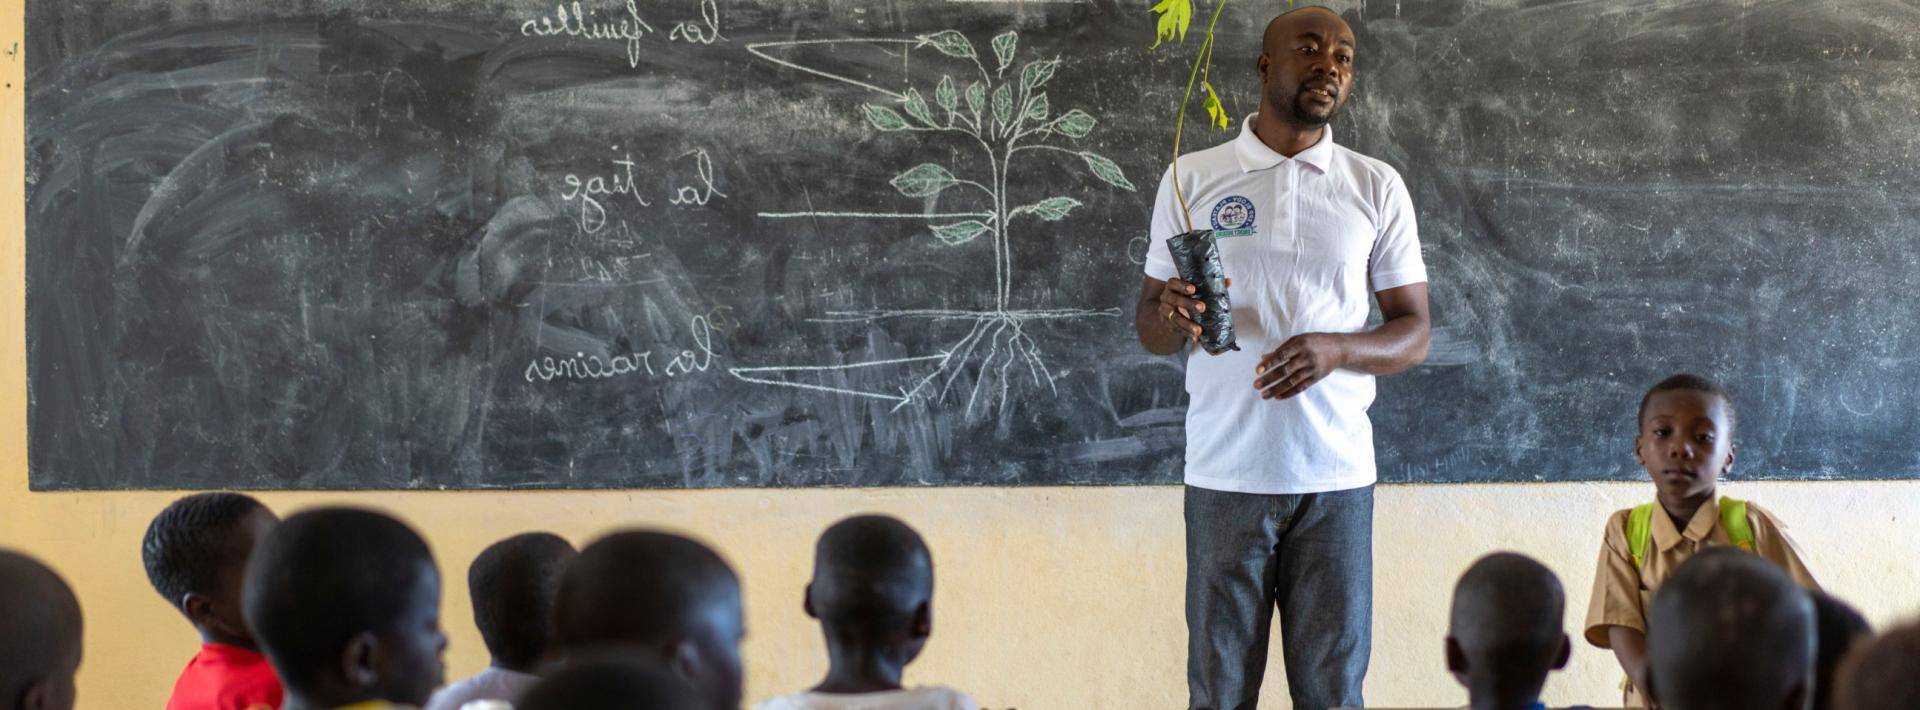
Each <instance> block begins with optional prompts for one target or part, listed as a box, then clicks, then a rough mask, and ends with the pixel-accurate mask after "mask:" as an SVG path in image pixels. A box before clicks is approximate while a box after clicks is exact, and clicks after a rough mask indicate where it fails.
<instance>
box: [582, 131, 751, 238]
mask: <svg viewBox="0 0 1920 710" xmlns="http://www.w3.org/2000/svg"><path fill="white" fill-rule="evenodd" d="M674 159H675V160H683V161H684V160H689V159H690V160H691V161H692V163H693V166H692V167H693V173H694V180H695V181H696V184H686V183H681V184H679V185H678V186H669V188H668V189H669V190H671V191H672V197H670V198H669V199H668V200H667V202H668V203H669V204H672V205H674V206H681V207H685V206H694V207H697V206H701V205H705V204H707V203H709V202H711V201H713V199H714V198H716V197H726V196H727V193H724V192H721V191H720V190H719V189H718V188H716V187H715V186H714V182H713V181H714V170H713V158H712V157H711V156H709V155H707V151H706V150H704V149H695V150H690V151H687V152H686V153H682V154H680V155H679V156H678V157H676V158H674ZM612 163H613V167H614V169H613V170H612V171H610V172H609V174H607V175H586V176H582V175H580V174H579V173H568V174H567V176H566V177H565V178H563V179H562V182H563V183H564V187H562V188H560V199H561V200H564V201H566V202H579V203H580V217H579V219H580V230H581V231H584V232H586V233H588V234H593V233H595V232H598V231H600V230H601V229H602V228H605V227H606V226H607V203H608V202H611V201H612V199H611V198H616V197H626V198H631V199H632V200H633V202H634V204H637V205H639V206H641V207H652V206H653V202H652V201H650V200H648V199H647V198H646V196H644V195H642V194H640V193H641V190H642V188H641V187H640V184H639V182H638V181H637V179H636V176H635V175H634V170H635V168H636V166H637V165H638V163H635V162H634V160H633V156H632V155H630V154H623V155H622V157H621V158H620V159H618V160H614V161H612Z"/></svg>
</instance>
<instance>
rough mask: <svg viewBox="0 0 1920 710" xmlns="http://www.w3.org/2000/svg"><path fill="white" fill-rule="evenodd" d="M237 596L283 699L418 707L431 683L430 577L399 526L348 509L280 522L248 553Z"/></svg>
mask: <svg viewBox="0 0 1920 710" xmlns="http://www.w3.org/2000/svg"><path fill="white" fill-rule="evenodd" d="M245 596H246V603H245V609H246V617H247V622H248V623H249V624H250V625H251V626H252V627H253V633H254V638H255V639H257V640H258V641H259V643H260V649H261V650H262V651H263V652H265V653H266V655H267V659H268V660H270V661H272V662H273V668H274V670H276V671H278V672H279V674H280V680H281V682H282V683H283V684H284V685H285V686H286V689H287V693H288V695H289V700H291V699H292V698H294V697H297V698H300V699H301V701H302V702H303V703H305V704H309V705H318V706H322V707H336V706H340V705H348V704H352V703H357V702H364V701H369V700H385V701H389V702H395V703H405V704H410V705H423V704H425V703H426V701H427V697H428V696H429V695H431V694H432V693H433V689H434V688H435V687H438V686H439V685H440V681H441V666H440V654H441V653H442V652H443V651H445V650H446V646H447V638H446V636H445V635H443V634H441V632H440V573H439V572H438V571H437V570H435V569H434V564H433V554H432V553H431V552H429V551H428V550H427V543H426V541H424V540H421V539H420V536H419V535H417V534H415V533H414V532H413V530H412V529H410V528H408V527H407V526H406V524H405V523H402V522H400V521H398V520H395V519H393V518H390V517H387V516H386V515H383V514H380V513H376V512H373V511H370V510H361V509H356V508H318V509H314V510H309V511H306V512H303V513H299V514H297V515H294V516H293V517H290V518H287V519H286V521H285V522H283V523H281V524H280V525H278V526H276V527H275V528H274V529H273V530H272V531H270V532H268V533H267V537H266V539H264V540H262V541H260V545H259V547H257V548H256V549H255V550H254V553H253V559H252V560H251V561H249V562H248V563H247V578H246V595H245Z"/></svg>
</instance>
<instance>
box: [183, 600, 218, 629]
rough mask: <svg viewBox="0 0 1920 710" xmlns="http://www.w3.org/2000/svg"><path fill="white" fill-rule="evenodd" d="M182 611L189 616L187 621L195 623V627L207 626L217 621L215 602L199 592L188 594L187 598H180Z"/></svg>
mask: <svg viewBox="0 0 1920 710" xmlns="http://www.w3.org/2000/svg"><path fill="white" fill-rule="evenodd" d="M180 611H181V613H184V614H186V615H187V621H191V622H193V625H194V626H206V625H208V624H209V623H211V622H213V621H215V620H216V619H215V618H214V616H215V614H214V613H213V600H212V599H209V598H207V595H205V594H201V593H199V592H187V594H186V596H183V597H180Z"/></svg>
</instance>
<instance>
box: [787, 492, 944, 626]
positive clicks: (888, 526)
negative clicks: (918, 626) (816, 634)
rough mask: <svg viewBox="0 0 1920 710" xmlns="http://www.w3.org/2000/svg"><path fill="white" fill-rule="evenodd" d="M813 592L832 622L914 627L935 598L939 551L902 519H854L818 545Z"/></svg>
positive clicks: (818, 610) (814, 605) (815, 606)
mask: <svg viewBox="0 0 1920 710" xmlns="http://www.w3.org/2000/svg"><path fill="white" fill-rule="evenodd" d="M808 594H809V597H808V599H809V604H810V608H811V609H812V610H813V613H814V616H816V617H818V618H819V619H820V620H821V621H822V622H824V623H826V624H828V625H829V626H837V627H841V628H844V629H849V630H864V631H869V632H874V633H884V632H886V631H888V630H892V629H895V628H899V627H904V626H908V625H910V624H911V623H912V620H913V617H914V615H915V613H916V612H918V611H920V610H921V609H922V608H924V607H925V606H926V605H927V603H928V601H929V600H930V599H931V598H932V597H933V556H932V554H931V553H929V552H928V551H927V543H926V542H925V541H924V540H921V539H920V534H919V533H917V532H914V530H913V528H911V527H908V526H907V524H906V523H904V522H901V521H900V520H898V519H895V518H891V517H887V516H884V515H861V516H856V517H852V518H848V519H846V520H842V521H840V522H838V523H835V524H834V525H833V527H830V528H827V531H826V532H825V533H822V534H821V535H820V541H819V543H817V544H816V545H814V565H813V584H812V585H811V586H809V587H808Z"/></svg>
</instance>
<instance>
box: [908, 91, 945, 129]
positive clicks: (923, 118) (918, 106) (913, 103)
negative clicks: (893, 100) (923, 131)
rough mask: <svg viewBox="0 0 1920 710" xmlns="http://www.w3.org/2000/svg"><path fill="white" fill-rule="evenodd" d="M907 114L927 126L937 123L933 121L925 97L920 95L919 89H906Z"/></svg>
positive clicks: (931, 112)
mask: <svg viewBox="0 0 1920 710" xmlns="http://www.w3.org/2000/svg"><path fill="white" fill-rule="evenodd" d="M907 115H910V116H913V117H914V118H917V119H920V122H921V123H925V124H927V125H929V126H938V125H939V124H936V123H934V122H933V111H932V110H930V109H928V108H927V99H926V97H923V96H921V95H920V90H919V89H907Z"/></svg>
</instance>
